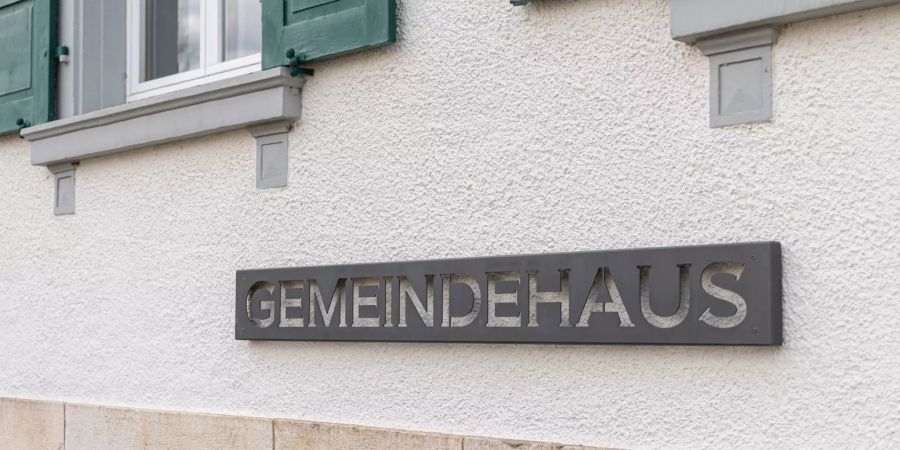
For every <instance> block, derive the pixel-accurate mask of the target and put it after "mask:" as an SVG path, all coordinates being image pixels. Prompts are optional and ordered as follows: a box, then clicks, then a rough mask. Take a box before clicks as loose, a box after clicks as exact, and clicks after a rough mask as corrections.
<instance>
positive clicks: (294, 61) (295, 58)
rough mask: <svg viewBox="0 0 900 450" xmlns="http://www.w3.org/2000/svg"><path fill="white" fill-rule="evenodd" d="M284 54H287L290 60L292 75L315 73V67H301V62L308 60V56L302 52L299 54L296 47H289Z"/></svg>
mask: <svg viewBox="0 0 900 450" xmlns="http://www.w3.org/2000/svg"><path fill="white" fill-rule="evenodd" d="M284 56H286V57H287V59H288V60H290V62H289V63H288V65H287V67H290V69H291V76H292V77H297V76H300V75H308V76H313V75H314V73H315V71H314V70H313V69H310V68H309V67H300V65H301V64H303V63H304V62H306V56H305V55H303V54H302V53H301V54H297V52H295V51H294V49H292V48H289V49H287V50H286V51H285V52H284Z"/></svg>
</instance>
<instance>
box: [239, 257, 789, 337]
mask: <svg viewBox="0 0 900 450" xmlns="http://www.w3.org/2000/svg"><path fill="white" fill-rule="evenodd" d="M781 328H782V325H781V246H780V244H779V243H777V242H758V243H743V244H731V245H709V246H695V247H669V248H650V249H635V250H611V251H597V252H582V253H559V254H542V255H524V256H498V257H485V258H470V259H447V260H430V261H410V262H392V263H377V264H352V265H342V266H321V267H302V268H283V269H261V270H242V271H238V272H237V293H236V298H235V338H237V339H242V340H296V341H400V342H502V343H555V344H674V345H682V344H705V345H781Z"/></svg>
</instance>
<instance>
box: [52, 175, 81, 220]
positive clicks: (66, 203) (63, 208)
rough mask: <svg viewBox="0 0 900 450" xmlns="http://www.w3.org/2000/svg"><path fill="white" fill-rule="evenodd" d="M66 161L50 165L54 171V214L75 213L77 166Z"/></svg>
mask: <svg viewBox="0 0 900 450" xmlns="http://www.w3.org/2000/svg"><path fill="white" fill-rule="evenodd" d="M77 165H78V163H77V162H76V163H65V164H57V165H53V166H48V167H47V168H48V169H50V172H52V173H53V214H55V215H57V216H62V215H66V214H75V166H77Z"/></svg>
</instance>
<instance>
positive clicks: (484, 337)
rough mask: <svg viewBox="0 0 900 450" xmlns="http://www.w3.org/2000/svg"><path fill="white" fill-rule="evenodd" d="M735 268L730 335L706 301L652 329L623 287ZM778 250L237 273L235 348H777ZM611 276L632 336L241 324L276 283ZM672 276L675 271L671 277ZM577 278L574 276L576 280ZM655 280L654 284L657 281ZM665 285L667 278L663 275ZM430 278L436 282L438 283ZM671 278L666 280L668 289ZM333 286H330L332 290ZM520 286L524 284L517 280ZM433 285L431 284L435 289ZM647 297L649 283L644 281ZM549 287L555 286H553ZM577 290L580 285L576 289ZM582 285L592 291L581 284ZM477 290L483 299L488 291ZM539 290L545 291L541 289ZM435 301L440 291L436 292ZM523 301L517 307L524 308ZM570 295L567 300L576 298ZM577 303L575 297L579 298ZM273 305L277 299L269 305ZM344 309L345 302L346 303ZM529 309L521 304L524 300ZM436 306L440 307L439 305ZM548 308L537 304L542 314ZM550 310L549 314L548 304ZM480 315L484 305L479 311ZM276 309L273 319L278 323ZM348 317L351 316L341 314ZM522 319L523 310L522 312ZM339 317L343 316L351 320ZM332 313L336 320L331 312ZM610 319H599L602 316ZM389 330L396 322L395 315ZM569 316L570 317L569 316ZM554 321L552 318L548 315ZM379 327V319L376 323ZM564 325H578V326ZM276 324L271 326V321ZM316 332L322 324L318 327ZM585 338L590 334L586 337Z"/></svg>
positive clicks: (754, 245)
mask: <svg viewBox="0 0 900 450" xmlns="http://www.w3.org/2000/svg"><path fill="white" fill-rule="evenodd" d="M724 261H729V262H737V263H741V264H744V265H745V271H744V273H743V276H742V277H741V279H740V280H739V281H740V283H739V284H740V287H741V293H742V294H743V295H744V296H745V297H746V298H747V299H748V301H747V311H748V312H747V319H745V320H744V321H743V322H742V323H741V324H740V325H738V326H736V327H734V328H730V329H717V328H713V327H711V326H709V325H706V324H704V323H701V322H699V321H698V320H697V319H698V317H699V315H700V313H701V311H702V310H703V309H704V308H706V307H710V308H714V307H715V306H713V305H712V302H710V301H709V299H707V301H706V302H704V301H702V300H697V299H696V298H692V301H693V302H694V303H696V304H698V305H700V307H697V306H695V304H694V303H692V305H691V309H690V311H689V313H688V318H687V319H686V320H685V321H684V322H683V323H682V324H681V325H679V326H677V327H674V328H670V329H659V328H655V327H653V326H652V325H650V324H649V323H648V322H647V321H646V319H645V318H644V317H643V315H642V314H641V311H640V304H639V301H638V302H635V300H634V299H635V298H637V294H638V293H637V292H636V291H635V286H634V285H636V283H632V282H624V276H625V274H626V273H628V272H629V270H636V268H637V267H638V266H647V265H649V266H657V267H660V266H661V267H665V266H669V267H674V266H676V265H677V264H690V265H691V267H692V269H693V271H692V272H691V274H690V283H691V290H692V292H694V293H699V292H701V291H700V286H699V283H700V272H701V271H702V270H703V268H704V267H706V265H708V264H711V263H713V262H724ZM781 264H782V263H781V245H780V243H778V242H751V243H738V244H719V245H703V246H686V247H658V248H640V249H625V250H607V251H596V252H573V253H555V254H535V255H513V256H491V257H480V258H461V259H444V260H423V261H404V262H387V263H366V264H348V265H333V266H309V267H300V268H277V269H256V270H240V271H238V272H237V276H236V303H235V305H236V306H235V339H238V340H268V341H347V342H422V343H427V342H445V343H446V342H457V343H510V344H636V345H757V346H758V345H768V346H778V345H781V344H782V266H781ZM601 266H605V267H609V268H610V270H611V271H612V273H613V274H615V275H616V277H617V280H618V283H619V288H620V290H621V291H622V298H623V300H624V303H625V305H626V307H627V308H628V311H629V315H630V316H631V319H632V321H633V322H634V323H635V327H633V328H619V327H618V326H598V327H594V326H593V324H592V326H591V327H590V328H577V329H576V328H574V327H569V328H566V327H558V326H555V325H552V323H551V322H552V321H553V319H552V318H550V319H547V318H544V317H546V316H542V320H541V322H547V323H551V326H545V325H543V323H542V324H541V326H539V327H534V328H533V327H525V326H522V327H510V328H488V327H485V326H483V323H484V322H485V320H486V315H485V314H484V313H482V315H481V316H480V319H479V321H480V322H481V323H482V325H481V326H476V325H475V324H473V326H469V327H461V328H443V327H424V326H421V325H420V326H414V324H410V327H407V328H398V327H396V326H394V327H389V328H388V327H380V328H361V327H347V328H340V327H335V326H332V327H325V326H324V324H322V326H319V327H314V328H310V327H303V328H282V327H278V326H277V324H273V325H272V326H270V327H268V328H260V327H259V326H257V325H256V324H254V323H253V322H252V321H250V320H249V318H248V317H247V293H248V292H249V290H250V288H251V286H253V285H254V284H255V283H257V282H260V281H267V282H269V283H273V284H274V285H276V286H277V285H278V283H279V282H280V281H287V280H304V279H318V280H322V282H323V284H324V285H327V284H328V283H329V282H330V283H332V285H333V282H334V281H336V280H337V279H338V278H345V279H348V280H349V279H351V278H363V277H387V276H396V275H406V276H407V277H409V278H410V280H412V279H415V278H416V277H423V279H424V276H425V274H444V273H469V274H472V275H476V276H481V275H482V274H484V273H486V272H505V271H512V272H521V273H524V272H525V271H538V280H537V282H538V286H539V287H543V286H550V288H547V289H552V286H553V283H554V281H553V279H552V278H553V277H552V275H553V274H554V273H556V272H555V271H558V269H560V268H569V269H570V270H571V271H573V272H574V275H575V276H582V277H583V276H585V275H584V274H588V273H590V271H591V270H593V271H596V270H597V269H598V268H599V267H601ZM669 272H673V271H671V270H669ZM579 274H580V275H579ZM653 276H656V275H655V274H654V275H653ZM660 276H661V277H663V278H665V275H660ZM435 279H440V277H439V276H435ZM676 279H677V276H675V275H672V276H670V279H669V280H668V281H674V280H676ZM329 280H331V281H329ZM523 280H524V278H523ZM436 282H438V281H436ZM650 283H651V284H650V286H651V292H652V289H653V286H654V284H652V283H653V280H652V278H651V281H650ZM555 284H556V288H558V287H559V281H558V280H557V281H555ZM581 284H582V285H583V284H584V283H581ZM588 285H589V283H588ZM485 287H486V286H484V285H482V291H484V290H485ZM570 288H571V289H572V290H573V291H574V290H579V289H580V290H584V289H585V288H584V287H583V286H571V287H570ZM542 290H544V289H542ZM435 291H436V292H440V288H439V287H435ZM524 295H525V294H520V301H519V307H520V308H521V307H522V306H523V301H522V297H523V296H524ZM573 295H574V294H573ZM577 295H581V294H580V293H579V294H577ZM383 297H384V296H383V293H379V300H378V309H379V313H380V311H383V309H384V299H383ZM393 297H394V298H393V300H392V308H393V311H397V308H396V306H397V303H398V301H397V296H396V295H394V296H393ZM273 300H277V298H274V299H273ZM347 303H349V302H347ZM524 303H525V305H524V306H525V307H526V308H527V298H526V299H525V302H524ZM436 305H437V304H436ZM543 306H545V305H539V310H540V308H541V307H543ZM546 306H550V307H552V306H553V305H546ZM485 308H486V306H483V309H482V311H484V309H485ZM279 309H280V308H279V307H278V306H277V304H276V307H275V308H274V310H273V312H272V313H273V314H280V311H279ZM348 309H349V308H348ZM440 309H441V308H440V307H438V306H435V310H436V311H435V314H436V315H437V316H438V317H436V318H435V323H440V315H441V314H440ZM520 311H521V314H527V310H521V309H520ZM348 313H349V311H346V310H344V309H343V308H342V309H341V311H340V314H348ZM336 314H338V313H336ZM607 315H613V316H614V314H603V316H607ZM394 316H395V318H394V321H395V322H396V320H397V319H396V313H394ZM573 316H574V314H573ZM550 317H555V318H558V317H559V313H558V312H556V313H555V316H553V315H551V316H550ZM381 320H382V323H383V322H384V320H383V318H382V319H381ZM571 320H573V321H574V320H577V319H576V318H575V317H573V318H571ZM276 322H277V321H276ZM319 323H321V322H319ZM587 330H591V331H590V332H588V331H587Z"/></svg>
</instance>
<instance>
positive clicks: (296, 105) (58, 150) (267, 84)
mask: <svg viewBox="0 0 900 450" xmlns="http://www.w3.org/2000/svg"><path fill="white" fill-rule="evenodd" d="M304 81H305V78H303V77H292V76H290V73H289V72H288V70H287V69H286V68H274V69H269V70H265V71H261V72H256V73H252V74H248V75H244V76H240V77H235V78H231V79H228V80H222V81H217V82H214V83H209V84H205V85H202V86H197V87H193V88H189V89H184V90H180V91H177V92H171V93H168V94H163V95H160V96H158V97H153V98H148V99H145V100H139V101H136V102H132V103H126V104H124V105H119V106H114V107H112V108H106V109H102V110H99V111H94V112H91V113H88V114H83V115H80V116H76V117H71V118H67V119H61V120H55V121H53V122H48V123H45V124H41V125H37V126H33V127H30V128H25V129H23V130H22V136H23V137H24V138H25V139H27V140H28V141H30V142H31V163H32V164H34V165H39V166H47V165H51V164H59V163H64V162H73V161H78V160H81V159H85V158H92V157H96V156H101V155H106V154H110V153H116V152H122V151H126V150H130V149H133V148H137V147H142V146H147V145H154V144H160V143H165V142H171V141H175V140H179V139H186V138H191V137H196V136H202V135H205V134H211V133H216V132H220V131H225V130H230V129H235V128H241V127H246V126H251V125H259V124H263V123H268V122H278V121H280V122H284V121H286V120H287V121H291V120H296V119H298V118H299V117H300V88H301V87H302V86H303V83H304Z"/></svg>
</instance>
